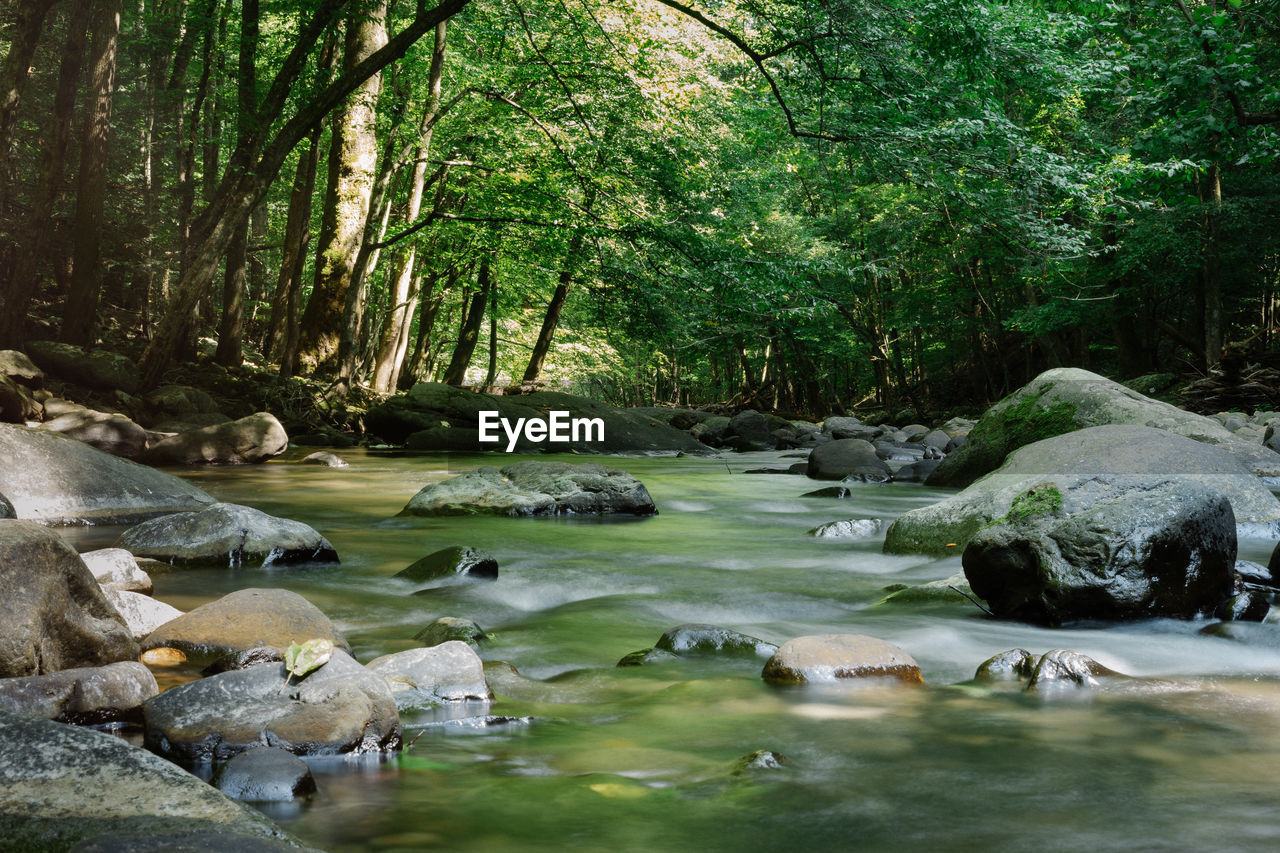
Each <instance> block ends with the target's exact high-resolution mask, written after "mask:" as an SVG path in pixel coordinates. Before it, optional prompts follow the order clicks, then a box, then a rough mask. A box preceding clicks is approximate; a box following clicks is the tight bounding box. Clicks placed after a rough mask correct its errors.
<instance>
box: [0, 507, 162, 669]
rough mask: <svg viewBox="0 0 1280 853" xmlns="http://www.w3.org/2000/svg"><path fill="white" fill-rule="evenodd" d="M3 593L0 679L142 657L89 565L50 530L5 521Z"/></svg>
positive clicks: (0, 528)
mask: <svg viewBox="0 0 1280 853" xmlns="http://www.w3.org/2000/svg"><path fill="white" fill-rule="evenodd" d="M0 589H2V590H4V595H3V596H0V678H9V677H13V676H22V675H40V674H42V673H46V672H57V671H58V670H60V669H69V668H71V667H84V666H102V665H105V664H109V663H115V662H116V661H123V660H133V659H134V658H136V657H137V656H138V645H137V643H135V642H134V641H133V635H132V634H130V633H129V629H128V628H127V627H126V626H125V624H124V621H123V620H122V619H121V618H120V614H119V613H117V612H116V611H115V608H113V607H112V606H111V604H110V603H109V602H108V601H107V599H106V598H105V596H104V595H103V592H102V587H100V586H98V582H97V581H95V580H94V579H93V575H92V574H90V572H89V570H88V568H86V567H85V564H84V561H82V560H81V559H80V557H79V555H77V554H76V552H75V551H74V550H73V549H72V548H71V547H70V546H68V545H67V544H66V543H65V542H63V541H62V538H61V537H60V536H58V535H57V534H56V533H53V532H52V531H50V530H49V529H48V528H46V527H43V526H41V525H39V524H35V523H34V522H30V521H18V520H14V519H8V520H4V521H0Z"/></svg>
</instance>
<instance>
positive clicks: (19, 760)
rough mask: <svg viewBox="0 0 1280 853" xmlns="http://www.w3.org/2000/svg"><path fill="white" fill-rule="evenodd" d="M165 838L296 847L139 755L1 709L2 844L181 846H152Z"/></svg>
mask: <svg viewBox="0 0 1280 853" xmlns="http://www.w3.org/2000/svg"><path fill="white" fill-rule="evenodd" d="M168 833H180V834H182V835H183V836H186V835H188V834H191V833H195V834H207V835H210V836H213V837H216V838H219V839H222V841H223V842H228V841H230V842H232V846H229V847H222V848H209V849H222V850H236V851H244V853H251V851H256V850H265V849H274V848H263V847H257V846H255V845H257V844H258V843H259V842H264V843H265V842H270V841H273V840H276V841H286V840H287V841H290V842H292V839H290V838H289V836H287V835H286V834H285V833H284V832H282V831H281V830H280V829H279V828H277V827H276V826H275V825H274V824H272V823H271V821H269V820H267V819H266V818H265V817H264V816H263V815H262V814H261V813H260V812H258V811H255V810H254V809H252V808H250V807H248V806H244V805H241V804H240V803H237V802H235V801H234V800H231V799H229V798H227V797H226V796H225V795H223V794H221V793H219V792H218V791H217V790H216V789H214V788H213V787H212V786H210V785H207V784H206V783H204V782H202V781H201V780H200V779H198V778H197V777H195V776H192V775H191V774H190V773H188V772H186V771H185V770H183V769H181V768H179V767H176V766H174V765H173V764H171V763H170V762H168V761H165V760H164V759H163V758H160V757H159V756H156V755H152V754H151V753H150V752H147V751H146V750H145V749H139V748H137V747H133V746H129V744H127V743H126V742H125V741H123V740H121V739H120V738H118V737H114V736H112V735H108V734H103V733H102V732H96V731H92V730H90V729H83V728H79V727H76V726H67V725H62V724H61V723H55V722H51V721H49V720H41V719H37V718H34V717H23V716H19V715H16V714H12V713H9V712H7V711H0V838H3V839H5V840H6V841H8V842H9V843H10V844H14V843H15V842H17V843H16V844H14V846H13V847H12V848H11V849H22V850H67V849H69V848H71V847H72V846H73V845H76V844H77V842H80V844H79V846H77V847H76V849H77V850H98V851H108V850H114V851H130V853H133V851H144V850H145V851H152V850H155V851H159V850H166V851H176V850H181V849H184V848H182V847H180V846H177V845H175V844H172V843H170V842H169V841H168V840H167V839H165V840H164V842H163V845H162V846H156V845H157V843H158V842H157V839H158V838H159V839H163V838H164V836H165V835H166V834H168ZM0 843H3V842H0ZM280 848H281V849H286V848H285V845H284V844H283V843H282V844H281V845H280ZM186 849H190V848H186ZM202 849H203V848H202Z"/></svg>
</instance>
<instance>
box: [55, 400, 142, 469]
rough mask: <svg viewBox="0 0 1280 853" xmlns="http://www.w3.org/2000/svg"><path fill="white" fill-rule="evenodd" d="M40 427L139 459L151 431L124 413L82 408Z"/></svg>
mask: <svg viewBox="0 0 1280 853" xmlns="http://www.w3.org/2000/svg"><path fill="white" fill-rule="evenodd" d="M40 428H41V429H47V430H49V431H50V432H60V433H62V434H63V435H66V436H70V437H71V438H74V439H75V440H76V441H83V442H84V443H85V444H88V445H90V446H92V447H96V448H98V449H99V450H101V451H102V452H103V453H110V454H111V455H112V456H121V457H124V458H125V459H136V458H138V457H139V456H141V455H142V453H143V451H145V450H146V449H147V431H146V430H144V429H143V428H142V427H140V426H138V425H137V424H135V423H134V422H133V421H131V420H129V419H128V418H126V417H125V416H124V415H113V414H107V413H106V412H95V411H93V410H92V409H82V410H80V411H78V412H68V413H67V414H65V415H59V416H58V417H56V418H54V419H53V420H50V421H45V422H44V423H43V424H41V425H40Z"/></svg>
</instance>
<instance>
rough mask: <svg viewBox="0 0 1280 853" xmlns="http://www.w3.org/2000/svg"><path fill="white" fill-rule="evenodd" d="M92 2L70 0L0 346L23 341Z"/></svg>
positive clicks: (64, 150)
mask: <svg viewBox="0 0 1280 853" xmlns="http://www.w3.org/2000/svg"><path fill="white" fill-rule="evenodd" d="M92 10H93V0H75V2H74V4H73V5H72V7H71V12H70V15H69V21H68V23H67V40H66V42H65V43H64V44H63V48H62V61H61V63H60V65H59V67H58V90H57V92H56V93H55V95H54V98H53V114H52V115H51V116H50V117H49V131H48V135H47V136H46V137H45V145H44V152H43V157H42V159H41V162H40V177H39V178H38V180H37V183H36V187H35V191H34V194H33V198H32V204H31V215H30V217H28V220H27V228H26V234H25V239H23V241H22V246H23V251H22V252H19V253H18V257H17V262H16V264H15V268H14V270H13V275H12V277H11V278H10V280H9V286H8V293H7V294H6V295H5V310H4V314H3V316H0V346H18V345H19V344H21V343H22V342H23V340H24V337H25V335H24V328H25V325H26V318H27V308H28V306H29V305H30V303H31V297H32V296H34V295H35V293H36V289H37V288H36V285H37V284H38V282H37V276H38V274H39V265H40V262H41V261H42V260H44V257H45V251H44V248H45V244H46V242H47V240H48V237H49V234H50V233H51V232H52V231H53V220H52V217H53V206H54V202H55V201H56V200H57V197H58V190H59V188H60V187H61V186H62V176H63V172H64V171H65V170H66V162H67V146H68V144H69V142H70V139H71V128H72V123H73V121H74V117H75V106H76V89H77V88H78V87H79V85H80V75H81V73H82V72H83V70H84V47H85V42H87V41H88V30H89V18H90V13H91V12H92Z"/></svg>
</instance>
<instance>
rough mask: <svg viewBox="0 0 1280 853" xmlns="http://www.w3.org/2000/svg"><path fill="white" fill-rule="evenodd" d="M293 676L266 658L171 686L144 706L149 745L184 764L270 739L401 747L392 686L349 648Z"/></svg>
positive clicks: (293, 746) (324, 751) (309, 746)
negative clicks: (362, 662) (247, 665)
mask: <svg viewBox="0 0 1280 853" xmlns="http://www.w3.org/2000/svg"><path fill="white" fill-rule="evenodd" d="M463 648H466V647H465V646H463ZM468 651H469V650H468ZM286 674H287V671H286V670H285V668H284V666H283V665H282V664H276V663H263V664H258V665H257V666H251V667H249V668H248V669H241V670H235V671H233V672H224V673H221V674H219V675H214V676H210V677H208V678H202V679H200V680H199V681H191V682H188V683H186V684H183V685H180V686H178V687H172V688H170V689H168V690H166V691H165V692H164V693H161V694H160V695H159V696H157V697H156V698H154V699H151V700H150V701H148V702H147V703H146V704H145V705H143V706H142V712H143V716H144V717H145V720H146V745H147V748H148V749H150V750H152V751H153V752H155V753H157V754H158V755H163V756H165V757H167V758H170V759H174V760H179V761H185V762H196V761H225V760H226V759H228V758H230V757H231V756H233V755H236V754H238V753H240V752H244V751H245V750H247V749H251V748H253V747H255V746H264V745H265V746H274V747H278V748H280V749H285V750H288V751H289V752H292V753H294V754H297V755H341V754H346V753H353V752H354V753H366V752H386V751H390V750H394V749H398V748H399V746H400V717H399V715H398V714H397V713H396V706H395V700H394V699H393V698H392V696H391V690H390V688H388V687H387V683H386V682H385V681H383V680H382V679H381V678H379V677H378V676H377V675H375V674H374V673H372V672H370V671H369V670H367V669H365V668H364V667H362V666H361V665H360V664H358V663H356V661H355V659H354V658H352V657H351V656H350V655H349V654H347V653H346V652H344V651H342V650H336V651H334V653H333V657H332V658H331V659H330V660H329V662H328V663H326V664H324V665H323V666H321V667H320V668H319V669H316V670H315V671H313V672H311V673H308V674H307V675H305V676H303V677H301V678H297V677H293V678H290V679H289V682H288V685H287V686H285V676H286Z"/></svg>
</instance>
